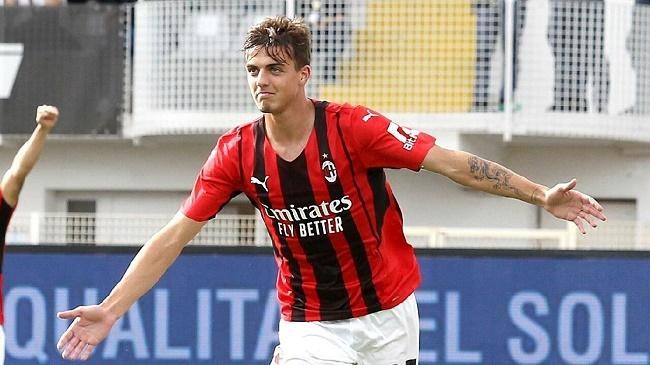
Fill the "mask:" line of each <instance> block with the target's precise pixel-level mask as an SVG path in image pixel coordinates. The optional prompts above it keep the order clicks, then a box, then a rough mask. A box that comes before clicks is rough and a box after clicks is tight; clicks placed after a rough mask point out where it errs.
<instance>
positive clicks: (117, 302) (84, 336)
mask: <svg viewBox="0 0 650 365" xmlns="http://www.w3.org/2000/svg"><path fill="white" fill-rule="evenodd" d="M204 224H205V222H196V221H194V220H192V219H190V218H187V217H186V216H185V215H183V213H181V212H178V213H176V215H175V216H174V218H172V220H171V221H170V222H169V223H167V225H166V226H165V227H163V228H162V229H161V230H160V231H159V232H158V233H156V234H155V235H154V236H153V237H152V238H151V239H150V240H149V241H147V243H146V244H145V245H144V246H143V247H142V249H141V250H140V252H138V254H137V255H136V256H135V258H134V259H133V261H131V264H130V265H129V267H128V269H127V270H126V273H124V276H123V277H122V279H121V280H120V281H119V282H118V283H117V284H116V285H115V287H114V288H113V290H112V291H111V293H110V294H109V295H108V296H107V297H106V299H104V301H102V302H101V303H100V304H98V305H89V306H80V307H77V308H75V309H72V310H67V311H63V312H59V313H58V317H59V318H61V319H73V320H74V321H73V322H72V324H71V325H70V327H68V329H67V330H66V331H65V332H64V333H63V335H61V338H60V339H59V342H58V343H57V348H58V349H59V351H61V356H63V358H64V359H68V360H87V359H88V357H89V356H90V354H91V353H92V351H93V350H94V348H95V347H96V346H97V345H98V344H99V343H100V342H101V341H102V340H104V338H106V336H108V333H109V332H110V330H111V328H112V327H113V325H114V324H115V322H116V321H117V320H118V319H119V318H120V317H121V316H122V315H124V313H126V311H127V310H128V309H129V308H130V307H131V305H133V303H135V302H136V301H137V300H138V299H139V298H140V297H141V296H143V295H144V294H145V293H146V292H147V291H149V289H151V288H152V287H153V286H154V285H155V284H156V283H157V282H158V280H160V278H161V277H162V275H163V274H164V273H165V271H167V269H168V268H169V266H171V264H172V263H173V262H174V260H175V259H176V258H177V257H178V255H180V253H181V251H182V249H183V247H185V245H186V244H187V243H188V242H189V241H190V240H191V239H192V238H193V237H194V236H196V234H197V233H199V231H200V230H201V227H203V225H204Z"/></svg>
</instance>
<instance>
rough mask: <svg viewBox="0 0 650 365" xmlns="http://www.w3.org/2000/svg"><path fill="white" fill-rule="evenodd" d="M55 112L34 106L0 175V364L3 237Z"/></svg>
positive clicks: (0, 357)
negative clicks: (28, 128) (30, 123)
mask: <svg viewBox="0 0 650 365" xmlns="http://www.w3.org/2000/svg"><path fill="white" fill-rule="evenodd" d="M58 119H59V111H58V110H57V108H55V107H53V106H49V105H41V106H39V107H38V108H37V109H36V123H38V124H37V125H36V128H35V129H34V132H32V135H31V137H30V138H29V139H28V140H27V142H25V144H23V145H22V147H20V149H19V150H18V152H17V153H16V156H15V157H14V159H13V161H12V163H11V167H9V169H7V171H6V172H5V173H4V175H3V176H2V181H1V182H0V198H1V199H0V239H2V241H1V243H0V245H1V246H2V247H0V365H2V364H4V363H5V334H4V308H3V306H2V303H3V299H4V297H3V294H2V283H3V276H2V262H3V258H4V257H3V256H4V255H3V254H4V248H5V239H6V238H5V236H6V233H7V226H9V221H10V220H11V215H12V214H13V212H14V209H15V208H16V204H18V196H19V195H20V191H21V190H22V188H23V183H24V182H25V179H26V178H27V175H28V174H29V172H30V171H32V168H33V167H34V165H35V164H36V161H38V157H39V156H40V155H41V151H43V147H44V146H45V141H46V139H47V135H48V134H49V133H50V131H51V130H52V128H53V127H54V125H55V124H56V122H57V120H58Z"/></svg>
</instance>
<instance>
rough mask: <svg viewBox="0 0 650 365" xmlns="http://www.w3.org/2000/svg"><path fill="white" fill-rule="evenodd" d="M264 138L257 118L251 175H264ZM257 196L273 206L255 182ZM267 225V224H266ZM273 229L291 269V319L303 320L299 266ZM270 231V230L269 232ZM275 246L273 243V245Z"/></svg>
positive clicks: (275, 227)
mask: <svg viewBox="0 0 650 365" xmlns="http://www.w3.org/2000/svg"><path fill="white" fill-rule="evenodd" d="M265 139H266V132H265V130H264V121H263V119H262V120H259V121H257V122H256V124H255V163H254V166H253V176H255V177H257V178H262V179H264V177H265V176H266V165H265V162H264V141H265ZM255 187H256V192H257V196H258V197H259V200H260V202H261V203H262V204H264V205H266V206H267V207H269V208H273V206H272V204H271V200H270V199H269V195H268V193H267V192H266V191H264V190H263V187H262V186H260V185H258V184H255ZM259 208H260V212H262V211H263V210H264V207H259ZM267 227H268V226H267ZM273 229H274V230H275V237H278V240H279V241H280V251H281V254H282V258H283V259H285V260H287V263H288V264H289V270H290V271H291V288H292V290H293V298H294V302H293V305H291V308H292V310H291V320H292V321H304V320H305V302H306V297H305V291H304V290H303V288H302V283H303V280H302V275H301V274H300V266H299V265H298V262H297V261H296V259H295V258H294V257H293V253H292V252H291V250H290V249H289V245H287V240H286V238H285V237H284V236H282V235H281V234H279V232H278V231H277V230H278V227H277V225H273ZM269 233H270V232H269ZM274 246H275V245H274Z"/></svg>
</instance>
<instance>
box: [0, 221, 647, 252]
mask: <svg viewBox="0 0 650 365" xmlns="http://www.w3.org/2000/svg"><path fill="white" fill-rule="evenodd" d="M170 218H171V217H170V216H166V215H137V214H84V213H67V214H66V213H30V214H16V215H15V216H14V217H13V218H12V221H11V224H10V226H9V230H8V232H7V243H8V244H55V245H56V244H60V245H70V244H72V245H126V246H140V245H142V244H144V243H145V242H146V241H147V240H148V239H149V238H151V236H153V234H154V233H156V232H157V231H158V230H159V229H160V228H162V227H163V226H164V225H165V223H167V222H168V221H169V219H170ZM405 233H406V236H407V238H408V241H409V242H410V243H411V244H412V245H413V246H415V247H435V248H501V249H602V250H649V249H650V223H641V222H628V221H608V222H607V224H606V225H603V226H601V227H598V229H597V230H592V231H590V232H589V234H588V235H585V236H583V235H581V234H580V233H579V232H578V231H577V229H576V228H575V227H574V226H573V224H571V223H568V224H567V226H566V228H565V229H508V228H499V229H487V228H450V227H405ZM191 244H192V245H218V246H270V244H271V241H270V238H269V236H268V233H267V231H266V228H265V226H264V224H263V222H262V221H261V219H260V218H259V217H258V216H257V215H227V214H220V215H218V216H217V218H215V219H213V220H211V221H210V222H208V224H206V226H204V227H203V229H202V230H201V232H200V233H199V235H197V236H196V237H195V238H194V240H193V241H192V242H191Z"/></svg>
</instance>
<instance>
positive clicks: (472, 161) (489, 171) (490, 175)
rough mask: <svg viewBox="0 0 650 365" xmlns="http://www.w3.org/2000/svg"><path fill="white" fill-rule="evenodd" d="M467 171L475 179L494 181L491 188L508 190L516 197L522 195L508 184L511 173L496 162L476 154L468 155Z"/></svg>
mask: <svg viewBox="0 0 650 365" xmlns="http://www.w3.org/2000/svg"><path fill="white" fill-rule="evenodd" d="M467 163H468V164H469V172H470V173H471V174H472V176H474V179H475V180H477V181H483V180H487V181H489V182H492V183H494V185H493V188H494V189H495V190H500V191H504V192H510V193H512V194H514V195H515V196H516V197H522V196H523V193H522V192H521V190H519V189H517V188H516V187H514V186H512V185H511V184H510V178H511V177H512V175H513V173H512V172H511V171H510V170H508V169H506V168H504V167H501V166H499V165H497V164H494V163H492V162H489V161H486V160H484V159H482V158H479V157H476V156H470V157H469V159H468V160H467Z"/></svg>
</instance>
